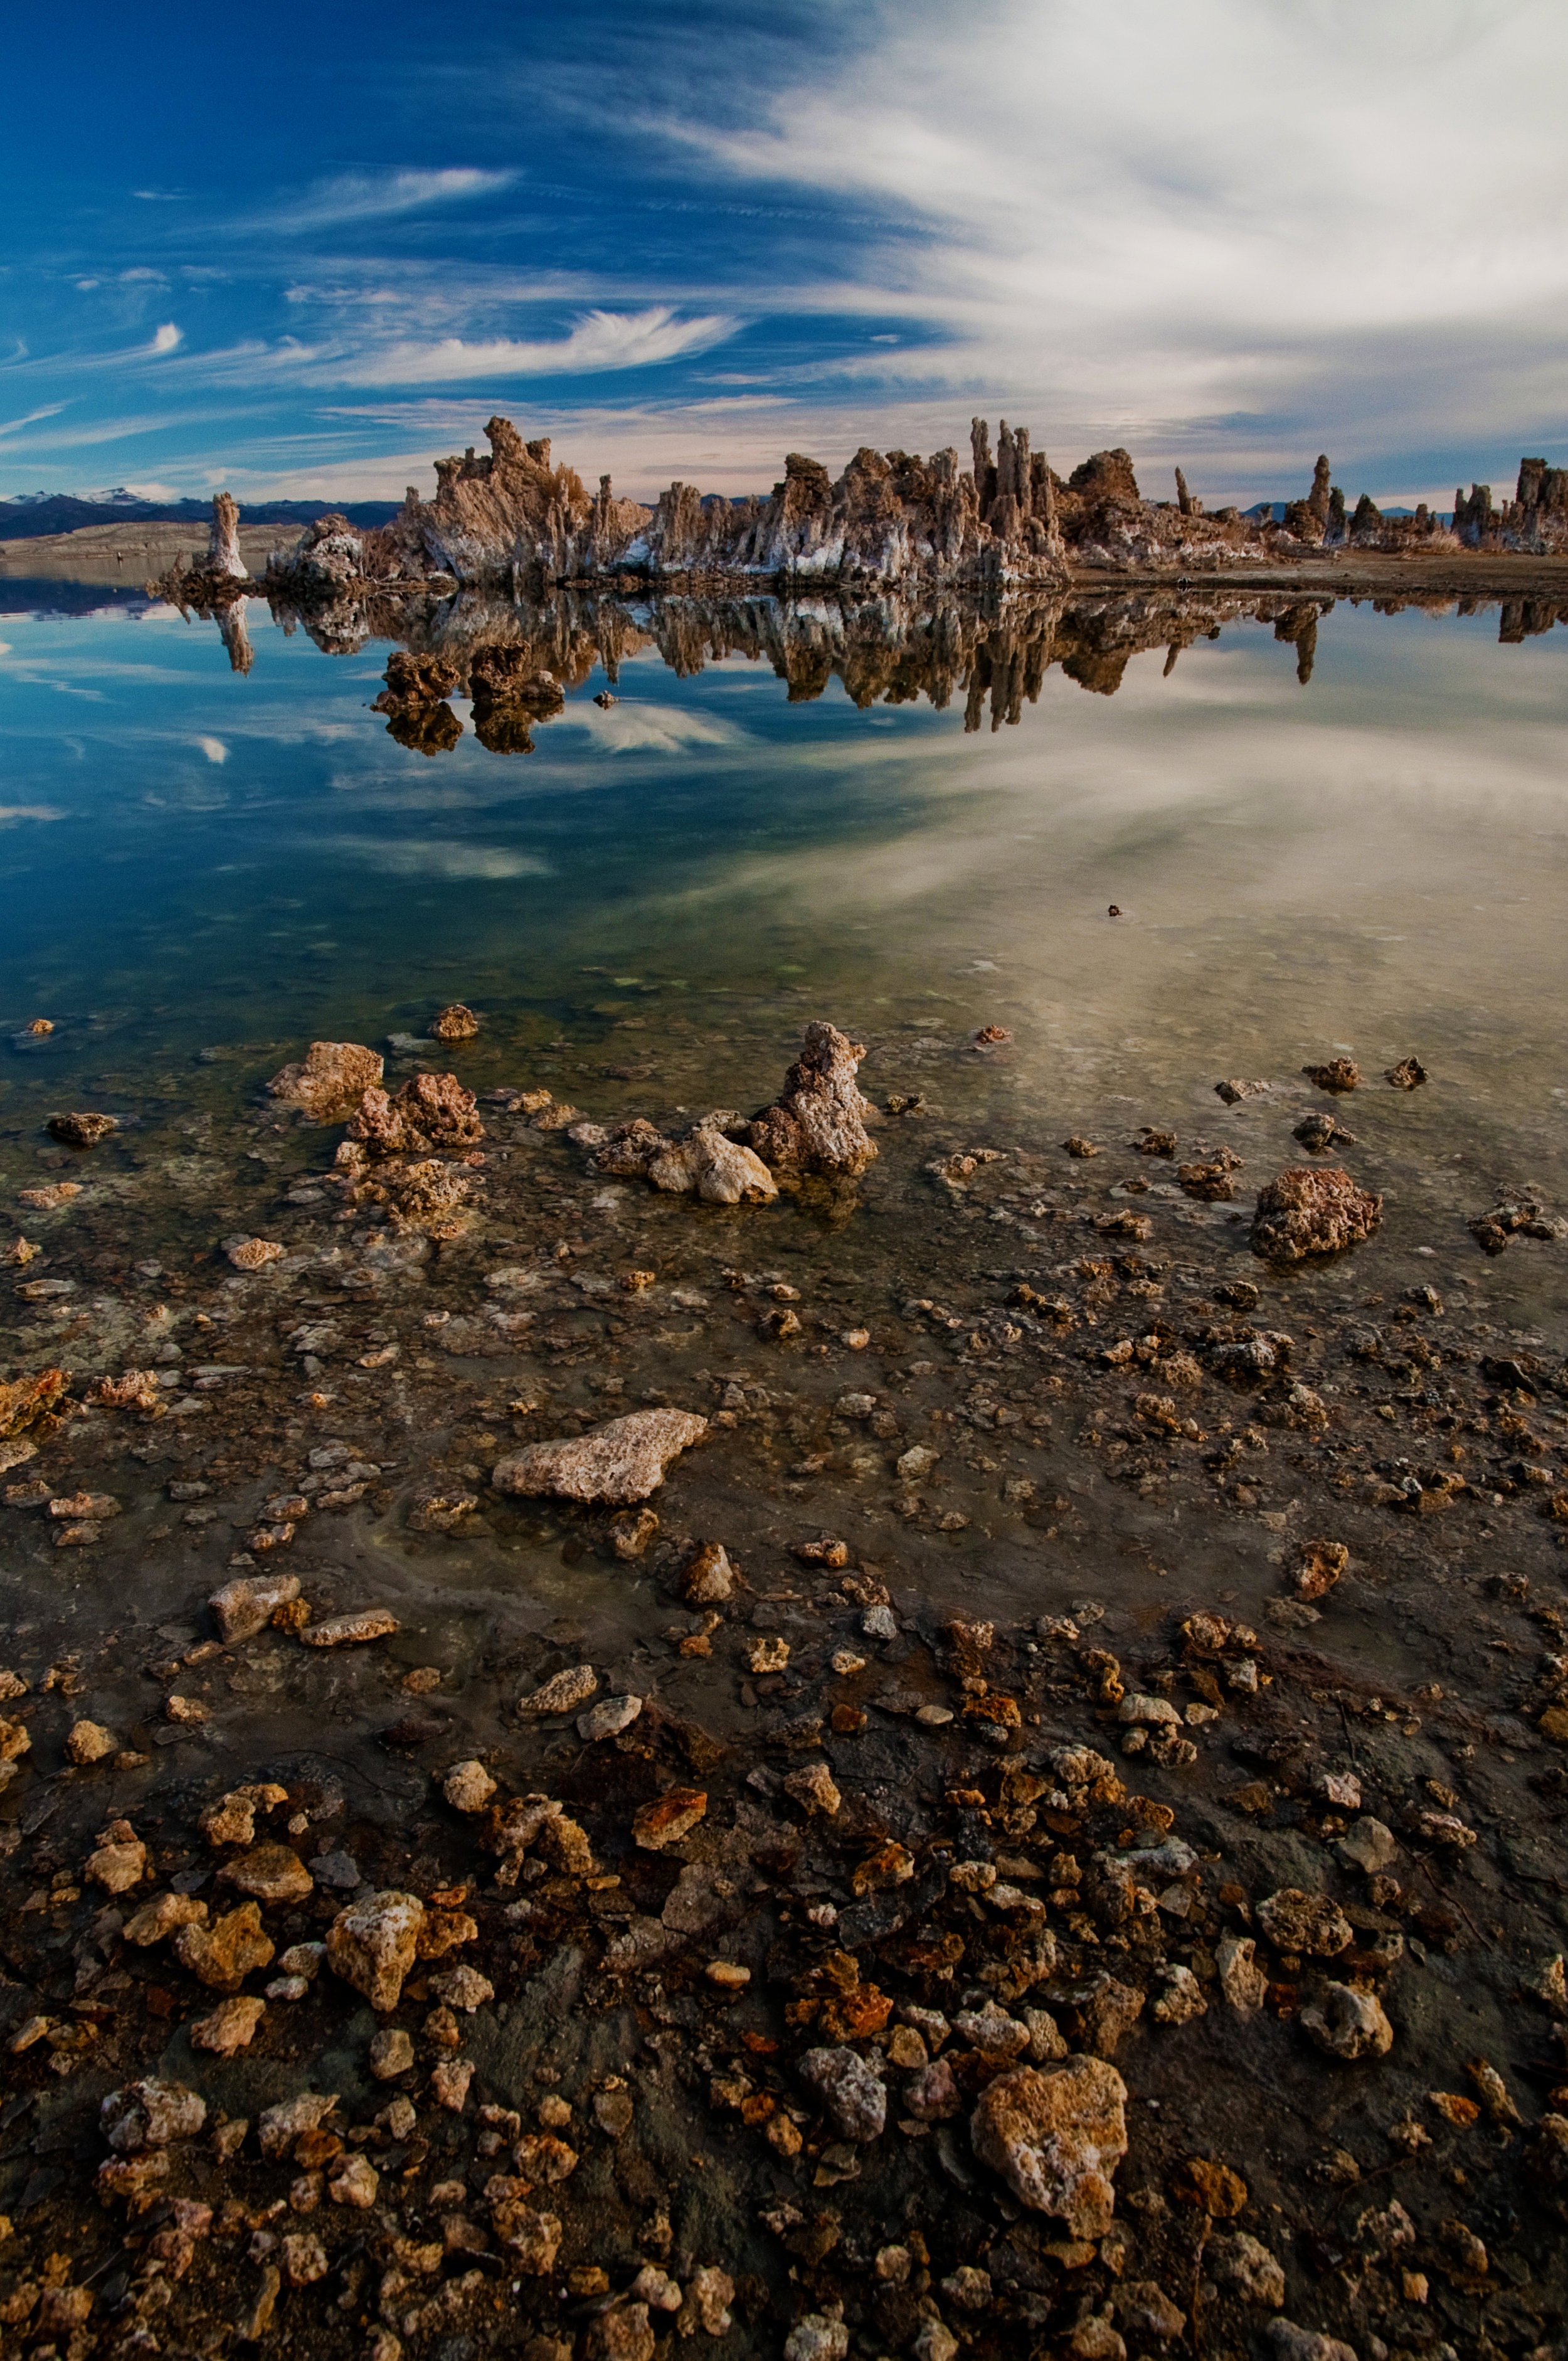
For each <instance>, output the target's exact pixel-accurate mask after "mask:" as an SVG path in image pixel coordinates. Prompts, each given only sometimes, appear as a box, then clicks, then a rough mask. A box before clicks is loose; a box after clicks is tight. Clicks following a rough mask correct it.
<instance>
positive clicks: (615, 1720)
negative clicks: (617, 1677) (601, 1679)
mask: <svg viewBox="0 0 1568 2361" xmlns="http://www.w3.org/2000/svg"><path fill="white" fill-rule="evenodd" d="M641 1710H642V1700H641V1697H633V1696H631V1695H630V1693H629V1694H627V1695H624V1696H621V1697H602V1698H601V1699H600V1700H599V1702H598V1705H596V1706H590V1707H589V1708H588V1710H587V1713H584V1714H579V1715H578V1717H577V1736H578V1737H579V1738H580V1739H581V1740H582V1741H583V1743H584V1745H585V1746H592V1745H594V1744H596V1743H597V1742H598V1740H599V1739H601V1738H615V1737H618V1736H619V1735H620V1731H621V1730H630V1727H631V1725H632V1723H633V1722H634V1721H635V1720H636V1719H637V1717H638V1715H639V1714H640V1713H641Z"/></svg>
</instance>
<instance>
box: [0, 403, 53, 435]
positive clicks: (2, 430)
mask: <svg viewBox="0 0 1568 2361" xmlns="http://www.w3.org/2000/svg"><path fill="white" fill-rule="evenodd" d="M64 408H65V404H64V402H63V401H51V402H50V403H49V406H48V408H47V409H45V410H29V411H28V412H27V415H26V416H25V417H23V418H6V419H0V434H20V433H21V431H22V429H23V427H24V426H32V425H35V424H36V423H38V420H39V419H40V418H58V417H59V416H60V412H61V411H62V410H63V409H64Z"/></svg>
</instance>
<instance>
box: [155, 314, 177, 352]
mask: <svg viewBox="0 0 1568 2361" xmlns="http://www.w3.org/2000/svg"><path fill="white" fill-rule="evenodd" d="M181 336H182V331H181V329H179V328H177V327H176V326H175V324H174V323H173V321H172V320H166V321H165V322H164V324H163V325H162V327H161V328H159V331H158V334H157V335H155V336H154V338H153V340H152V345H151V350H152V351H153V352H155V353H171V352H172V351H173V350H174V348H175V346H177V345H178V344H179V343H180V342H181Z"/></svg>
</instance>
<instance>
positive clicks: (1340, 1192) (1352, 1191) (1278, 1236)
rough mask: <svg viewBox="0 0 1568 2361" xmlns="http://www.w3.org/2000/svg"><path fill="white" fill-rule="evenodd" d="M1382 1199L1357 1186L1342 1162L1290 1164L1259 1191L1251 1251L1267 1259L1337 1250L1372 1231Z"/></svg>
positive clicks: (1378, 1222) (1380, 1214) (1285, 1259)
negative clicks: (1314, 1168)
mask: <svg viewBox="0 0 1568 2361" xmlns="http://www.w3.org/2000/svg"><path fill="white" fill-rule="evenodd" d="M1382 1220H1383V1200H1382V1198H1381V1197H1375V1196H1373V1195H1372V1194H1371V1192H1370V1191H1368V1190H1365V1189H1362V1188H1360V1187H1358V1186H1357V1184H1356V1182H1355V1181H1354V1180H1352V1178H1351V1176H1350V1174H1349V1173H1348V1172H1347V1171H1346V1170H1344V1168H1343V1165H1339V1164H1330V1165H1325V1166H1323V1167H1321V1169H1318V1170H1313V1168H1312V1167H1311V1166H1310V1165H1302V1164H1293V1165H1288V1167H1287V1168H1286V1170H1284V1171H1283V1172H1281V1173H1280V1174H1279V1175H1278V1176H1277V1179H1275V1180H1270V1181H1269V1182H1268V1183H1267V1185H1266V1187H1265V1188H1263V1189H1260V1190H1259V1191H1258V1196H1257V1212H1256V1214H1255V1218H1254V1221H1253V1225H1252V1250H1253V1252H1254V1254H1255V1255H1257V1256H1259V1257H1261V1258H1262V1260H1264V1261H1265V1262H1299V1261H1300V1260H1301V1259H1302V1257H1304V1256H1306V1255H1319V1254H1339V1253H1341V1252H1343V1249H1344V1248H1345V1247H1346V1246H1354V1245H1356V1244H1358V1243H1359V1242H1360V1240H1362V1239H1363V1238H1368V1237H1370V1236H1371V1235H1372V1233H1373V1232H1374V1230H1376V1229H1377V1228H1379V1227H1380V1226H1381V1224H1382Z"/></svg>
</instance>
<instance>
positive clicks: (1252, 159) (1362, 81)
mask: <svg viewBox="0 0 1568 2361" xmlns="http://www.w3.org/2000/svg"><path fill="white" fill-rule="evenodd" d="M868 21H869V23H870V25H871V27H872V33H871V35H870V38H868V40H867V42H866V44H865V47H864V49H863V50H862V52H861V54H860V55H859V56H857V57H854V58H852V59H850V60H849V61H848V62H846V60H844V59H843V58H842V57H841V56H840V57H833V58H831V59H829V60H828V61H827V62H826V63H825V64H824V66H823V68H822V69H821V71H820V73H819V75H818V76H817V77H813V76H810V75H808V76H806V77H803V78H801V79H799V80H797V81H795V82H793V83H791V84H788V85H786V86H779V85H776V84H775V86H774V87H773V89H772V90H770V91H768V92H767V93H766V94H765V97H764V99H763V101H762V105H761V107H760V108H759V111H758V120H757V121H756V122H755V123H754V124H753V125H752V126H751V127H750V128H741V129H730V128H725V127H723V126H719V127H717V128H715V127H712V126H710V124H709V123H708V122H707V120H705V119H704V118H703V117H701V116H700V115H697V114H696V113H695V112H694V113H693V114H692V115H690V116H688V117H686V118H685V120H684V121H682V122H679V123H675V124H673V125H667V126H665V127H666V128H667V129H671V130H673V131H674V133H675V135H676V136H678V137H682V138H683V139H684V140H685V141H686V142H687V143H688V145H692V146H696V147H699V148H702V149H703V150H705V151H706V153H707V155H708V156H709V158H710V159H712V160H713V161H714V162H715V163H717V164H719V165H720V166H722V167H723V168H724V169H725V170H727V171H729V173H731V174H732V175H734V176H736V177H739V178H743V179H746V180H749V181H750V180H755V181H768V182H770V183H772V184H773V185H775V186H776V185H777V184H779V183H781V182H785V183H789V182H793V183H795V184H806V185H807V186H809V187H810V188H812V189H814V190H816V191H818V192H835V193H837V194H838V195H839V196H840V197H850V196H853V197H857V198H860V199H862V200H871V201H872V202H873V203H875V204H876V205H877V206H878V207H880V208H881V209H882V212H883V217H884V218H890V219H892V220H893V221H894V222H895V223H896V224H897V225H898V226H897V228H896V230H894V232H892V233H890V234H888V235H885V236H873V238H872V242H871V244H870V245H869V246H868V247H867V248H866V249H865V250H864V251H863V253H862V256H861V262H860V265H859V268H858V270H857V272H856V275H857V276H858V277H859V278H860V279H861V282H862V284H863V285H864V287H865V289H866V292H867V296H868V298H869V299H870V300H872V301H873V302H877V303H879V304H880V305H881V306H882V307H883V309H884V310H886V309H902V310H904V311H905V312H906V313H908V314H910V315H911V316H913V317H915V318H916V319H918V320H920V321H922V322H924V324H925V325H926V329H927V341H926V342H924V343H921V342H919V341H916V342H913V343H908V344H905V345H901V346H898V347H896V348H894V349H892V350H890V349H888V348H881V349H879V350H878V352H877V353H875V354H874V355H872V354H867V355H864V356H862V357H860V358H859V359H856V360H851V361H850V363H849V364H848V365H847V366H846V368H844V370H843V371H842V374H844V375H848V376H850V377H851V378H853V379H856V380H857V381H859V382H861V384H862V385H863V386H864V388H865V391H866V395H867V398H868V403H874V401H875V393H876V389H877V388H878V387H881V388H882V389H883V390H884V397H885V393H887V392H891V391H892V390H893V389H894V388H895V387H901V386H902V387H907V388H911V389H932V390H935V389H937V388H941V387H947V388H950V389H953V390H954V391H955V392H957V391H958V390H959V389H963V390H973V391H974V392H975V393H977V394H978V395H979V396H980V398H981V400H987V401H996V402H999V403H1000V404H1001V405H1002V406H1003V407H1007V408H1014V410H1015V412H1016V414H1019V415H1020V416H1022V417H1023V418H1026V419H1031V420H1032V421H1033V423H1035V424H1036V431H1037V434H1039V433H1041V432H1043V434H1044V436H1045V438H1046V439H1047V441H1049V442H1051V443H1065V444H1068V445H1073V444H1076V443H1077V442H1078V441H1079V438H1080V434H1087V435H1090V436H1092V437H1094V438H1095V439H1098V440H1101V441H1105V440H1124V441H1127V442H1129V443H1133V444H1142V445H1144V447H1145V448H1147V446H1148V445H1149V444H1150V443H1151V442H1154V443H1156V444H1157V445H1159V444H1165V445H1186V446H1187V447H1189V448H1190V447H1193V445H1195V444H1196V445H1198V446H1199V447H1202V446H1203V445H1209V446H1211V447H1212V448H1213V449H1214V451H1215V453H1216V455H1218V454H1220V453H1222V452H1227V451H1236V450H1240V449H1245V446H1246V444H1247V442H1248V441H1249V440H1251V439H1252V438H1253V437H1254V436H1255V435H1259V436H1262V437H1267V436H1269V435H1270V434H1273V436H1274V438H1275V439H1276V440H1277V441H1279V442H1286V441H1288V445H1289V447H1290V448H1291V450H1292V452H1293V453H1294V452H1299V450H1300V449H1305V448H1306V447H1307V446H1308V445H1310V444H1311V443H1312V441H1313V438H1314V435H1315V434H1316V433H1317V431H1318V430H1317V423H1316V422H1320V421H1321V423H1323V424H1324V425H1325V426H1332V427H1333V428H1335V429H1336V431H1338V432H1339V433H1340V434H1342V435H1343V436H1345V437H1346V438H1349V439H1352V440H1354V441H1356V442H1358V443H1360V444H1361V445H1363V447H1372V446H1374V445H1380V446H1381V447H1382V448H1384V449H1387V448H1388V447H1390V445H1395V446H1397V445H1399V444H1403V445H1405V446H1407V447H1409V446H1412V445H1416V446H1419V445H1421V444H1426V445H1429V446H1430V445H1432V444H1433V443H1436V442H1440V441H1441V442H1443V443H1448V442H1453V441H1458V442H1461V443H1464V442H1468V441H1471V440H1472V439H1473V438H1475V436H1476V435H1477V434H1487V435H1489V436H1496V435H1497V434H1499V433H1506V434H1517V433H1519V432H1526V433H1540V432H1541V431H1543V430H1542V428H1541V425H1540V423H1539V422H1541V421H1542V420H1545V421H1552V422H1556V423H1557V428H1558V432H1559V433H1561V432H1562V430H1563V423H1564V422H1563V394H1562V387H1563V362H1564V359H1565V357H1568V334H1565V332H1564V329H1563V299H1564V296H1565V295H1568V248H1565V247H1564V246H1563V241H1562V239H1561V236H1559V233H1558V225H1559V224H1560V222H1561V220H1562V218H1563V212H1564V209H1565V207H1568V143H1565V142H1564V141H1563V137H1562V122H1561V107H1560V99H1559V93H1560V92H1561V89H1562V85H1563V77H1564V73H1565V72H1568V14H1565V13H1564V12H1563V10H1562V9H1560V8H1556V7H1553V6H1552V5H1547V0H1300V5H1294V6H1291V7H1289V8H1286V7H1281V6H1259V5H1257V0H1187V5H1184V6H1182V7H1179V8H1173V7H1171V6H1170V5H1168V0H1120V5H1117V6H1115V7H1112V8H1107V7H1104V6H1103V5H1096V0H979V5H971V6H970V7H968V8H965V9H963V10H961V11H953V10H951V9H950V8H948V6H946V5H937V0H924V5H921V0H915V5H905V6H902V7H901V8H900V9H898V10H897V11H896V12H894V11H892V10H888V11H881V10H879V11H875V12H872V13H871V14H870V16H869V18H868ZM911 231H913V232H914V233H915V234H914V235H911V234H910V233H911ZM839 373H840V372H839V369H838V368H835V369H834V370H833V374H836V375H837V374H839ZM1308 420H1311V421H1313V422H1314V423H1312V424H1310V425H1309V424H1307V423H1305V422H1306V421H1308ZM1253 421H1255V422H1256V424H1254V423H1252V422H1253ZM1515 422H1518V423H1517V425H1516V423H1515ZM1516 447H1517V446H1516Z"/></svg>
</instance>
